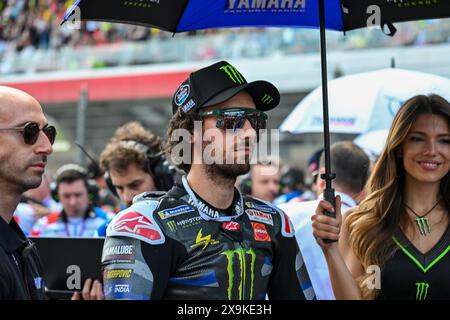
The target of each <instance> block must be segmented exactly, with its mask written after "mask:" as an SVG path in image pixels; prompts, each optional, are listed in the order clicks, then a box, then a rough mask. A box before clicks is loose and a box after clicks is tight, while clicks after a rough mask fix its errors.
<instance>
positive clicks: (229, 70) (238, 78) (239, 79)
mask: <svg viewBox="0 0 450 320" xmlns="http://www.w3.org/2000/svg"><path fill="white" fill-rule="evenodd" d="M220 70H223V71H225V73H226V74H227V75H228V76H229V77H230V79H231V81H233V82H234V83H237V84H244V83H247V81H246V80H245V78H244V77H243V76H242V74H241V73H240V72H239V71H237V69H236V68H235V67H233V66H232V65H231V64H227V65H226V66H223V67H220Z"/></svg>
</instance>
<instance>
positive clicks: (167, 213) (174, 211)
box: [158, 205, 195, 220]
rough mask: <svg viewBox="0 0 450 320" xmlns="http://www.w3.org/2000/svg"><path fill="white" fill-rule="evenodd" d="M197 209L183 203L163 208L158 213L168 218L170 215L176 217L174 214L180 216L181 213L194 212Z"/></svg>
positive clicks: (163, 217)
mask: <svg viewBox="0 0 450 320" xmlns="http://www.w3.org/2000/svg"><path fill="white" fill-rule="evenodd" d="M194 211H195V210H194V209H193V208H192V207H190V206H188V205H181V206H178V207H175V208H171V209H166V210H162V211H160V212H158V215H159V216H160V218H161V219H163V220H164V219H167V218H169V217H174V216H178V215H180V214H185V213H188V212H194Z"/></svg>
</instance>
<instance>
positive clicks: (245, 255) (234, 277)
mask: <svg viewBox="0 0 450 320" xmlns="http://www.w3.org/2000/svg"><path fill="white" fill-rule="evenodd" d="M221 254H223V255H224V256H226V258H227V262H228V263H227V271H228V300H232V299H236V293H237V299H239V300H251V299H253V288H254V285H255V283H254V282H255V261H256V254H255V251H253V249H252V248H250V249H245V248H242V247H239V248H237V249H235V250H227V251H225V252H222V253H221ZM236 271H239V272H236ZM235 272H236V273H237V274H236V273H235ZM236 290H237V292H236Z"/></svg>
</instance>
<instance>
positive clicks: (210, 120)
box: [102, 61, 315, 300]
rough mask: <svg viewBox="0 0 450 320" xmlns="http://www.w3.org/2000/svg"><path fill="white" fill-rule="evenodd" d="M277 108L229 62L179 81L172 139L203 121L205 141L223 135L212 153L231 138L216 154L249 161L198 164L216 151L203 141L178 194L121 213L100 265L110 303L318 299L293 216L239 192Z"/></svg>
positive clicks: (263, 88)
mask: <svg viewBox="0 0 450 320" xmlns="http://www.w3.org/2000/svg"><path fill="white" fill-rule="evenodd" d="M278 103H279V93H278V90H277V89H276V88H275V87H274V86H273V85H272V84H270V83H268V82H265V81H255V82H252V83H247V82H246V81H245V79H244V78H243V76H242V75H241V74H240V73H239V71H237V69H235V68H234V67H233V66H231V65H230V64H228V63H227V62H225V61H222V62H219V63H216V64H213V65H211V66H209V67H206V68H203V69H200V70H198V71H196V72H194V73H192V74H191V75H190V77H189V78H188V79H187V80H186V81H185V82H183V84H182V85H181V86H180V87H179V88H178V90H177V92H176V93H175V95H174V98H173V109H174V113H175V116H174V118H173V119H172V121H171V123H170V125H169V137H170V136H171V134H172V133H173V131H174V129H180V128H181V129H186V130H189V131H190V132H191V133H192V129H193V120H194V119H195V120H198V119H201V120H202V122H201V124H202V128H201V129H202V132H203V133H205V131H206V130H213V131H214V133H215V134H217V135H216V136H215V137H216V140H215V141H214V143H215V145H217V144H218V142H220V140H218V139H225V138H227V137H228V138H229V137H230V135H232V136H233V137H235V138H236V139H237V142H234V143H232V144H231V145H227V146H225V147H222V146H221V147H220V149H223V153H224V155H228V156H229V155H230V154H231V155H233V157H234V158H232V159H234V160H236V157H237V156H239V153H241V155H242V154H244V158H245V162H244V163H243V164H237V163H234V164H229V163H228V162H227V164H220V163H219V162H218V161H215V162H214V163H212V164H204V163H203V162H201V161H200V162H199V161H196V160H199V157H200V158H201V157H203V153H204V151H205V149H206V148H207V147H208V146H209V147H211V145H212V144H211V143H209V144H208V143H207V142H205V141H204V140H202V141H200V151H199V150H198V148H197V149H196V148H194V147H192V157H191V158H190V161H191V162H190V163H192V164H191V165H188V164H187V163H186V161H185V162H183V169H185V170H186V171H187V172H188V175H187V176H183V177H182V180H181V181H180V182H179V183H178V184H177V185H176V186H175V187H174V188H173V189H172V190H170V191H169V192H167V193H159V194H158V193H144V194H142V195H140V196H138V197H136V198H135V200H134V201H133V205H132V206H131V207H130V208H128V209H126V210H124V211H122V212H121V213H119V214H118V215H117V216H116V217H115V218H114V220H113V221H112V222H111V224H110V225H109V227H108V230H107V238H106V240H105V245H104V249H103V256H102V265H103V277H104V294H105V297H106V298H107V299H202V300H204V299H221V300H234V299H240V300H241V299H245V300H250V299H265V298H266V295H267V296H268V298H269V299H315V294H314V290H313V288H312V286H311V282H310V280H309V276H308V273H307V271H306V267H305V265H304V263H303V259H302V256H301V254H300V251H299V248H298V245H297V242H296V240H295V237H294V230H293V227H292V224H291V222H290V221H289V219H288V217H287V216H286V215H285V214H284V213H283V212H282V211H280V210H279V209H277V208H275V207H274V206H272V205H270V204H269V203H265V202H263V201H260V200H256V199H253V198H251V197H243V196H242V195H241V193H240V192H239V191H238V190H237V189H236V188H235V187H234V184H235V181H236V178H237V176H239V175H241V174H244V173H246V172H248V170H249V167H250V166H249V159H250V155H251V151H252V144H250V143H249V141H250V140H249V135H251V134H253V135H255V133H256V134H257V133H258V131H259V130H260V129H265V119H266V118H265V117H266V115H265V113H264V112H263V111H265V110H270V109H272V108H274V107H275V106H277V105H278ZM200 109H201V111H200ZM191 120H192V123H191V124H192V126H189V123H190V122H191ZM225 129H233V130H232V133H231V132H229V131H228V130H227V131H225ZM244 131H245V132H244ZM238 132H241V133H242V132H244V133H243V134H242V135H241V134H239V135H238V134H237V133H238ZM200 136H201V135H200ZM196 139H198V136H197V137H195V135H194V138H193V141H194V142H195V140H196ZM197 142H198V140H197ZM194 144H195V143H194ZM189 148H191V145H190V144H189ZM169 150H170V145H169ZM216 159H217V158H216ZM227 159H228V158H227Z"/></svg>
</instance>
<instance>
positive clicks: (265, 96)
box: [261, 93, 273, 104]
mask: <svg viewBox="0 0 450 320" xmlns="http://www.w3.org/2000/svg"><path fill="white" fill-rule="evenodd" d="M261 101H262V102H263V103H265V104H269V103H271V102H272V101H273V98H272V97H271V96H269V95H268V94H266V93H265V94H264V97H262V99H261Z"/></svg>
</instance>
